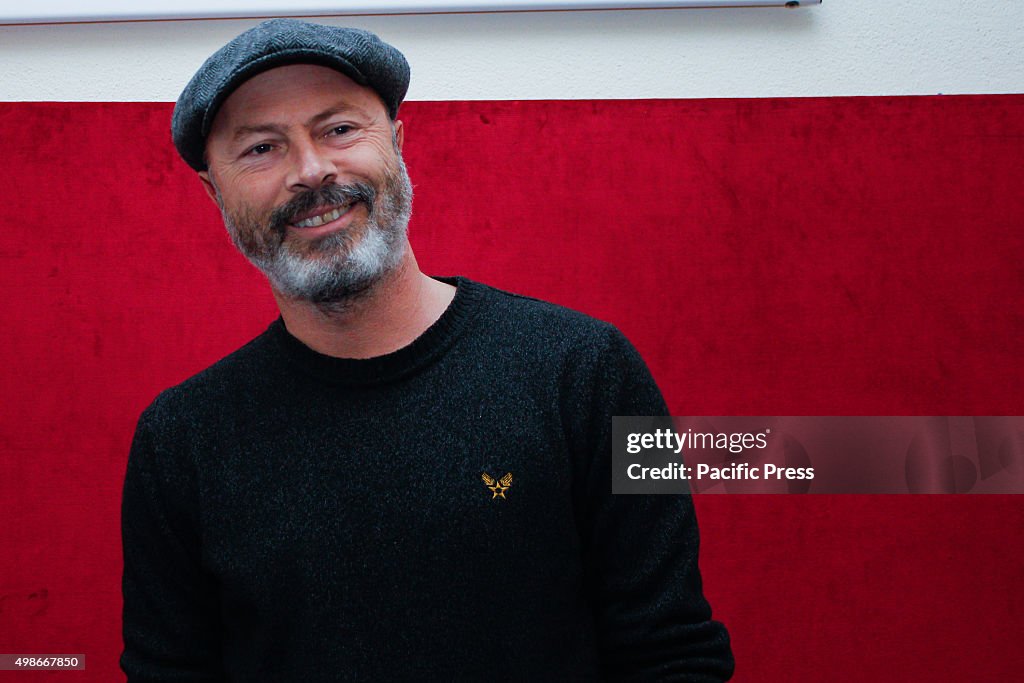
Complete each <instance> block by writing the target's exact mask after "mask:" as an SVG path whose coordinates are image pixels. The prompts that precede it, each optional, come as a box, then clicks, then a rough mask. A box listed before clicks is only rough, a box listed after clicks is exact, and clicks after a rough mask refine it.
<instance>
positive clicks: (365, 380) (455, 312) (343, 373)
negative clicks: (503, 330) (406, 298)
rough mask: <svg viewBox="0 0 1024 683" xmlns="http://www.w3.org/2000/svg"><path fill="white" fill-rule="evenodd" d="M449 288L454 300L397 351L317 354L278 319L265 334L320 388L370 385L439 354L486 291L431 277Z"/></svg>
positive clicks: (463, 281) (476, 285)
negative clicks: (321, 384)
mask: <svg viewBox="0 0 1024 683" xmlns="http://www.w3.org/2000/svg"><path fill="white" fill-rule="evenodd" d="M435 279H436V280H440V281H441V282H447V283H448V284H451V285H454V286H455V288H456V289H455V297H454V298H453V299H452V302H451V303H450V304H448V308H447V309H445V311H444V313H442V314H441V317H440V318H438V319H437V320H436V321H435V322H434V324H433V325H431V326H430V327H429V328H427V330H426V331H425V332H423V334H421V335H420V336H419V337H417V338H416V339H415V340H413V342H412V343H411V344H409V345H407V346H404V347H402V348H400V349H398V350H397V351H393V352H391V353H388V354H385V355H383V356H375V357H373V358H337V357H335V356H329V355H327V354H324V353H320V352H319V351H316V350H314V349H312V348H310V347H309V346H307V345H306V344H305V343H304V342H302V341H301V340H300V339H299V338H298V337H296V336H294V335H293V334H292V333H291V332H289V331H288V328H287V327H285V324H284V319H283V318H282V317H281V316H280V315H278V317H277V319H276V320H275V321H274V322H272V323H271V324H270V327H269V328H267V332H268V334H269V335H270V337H271V339H272V340H273V341H274V343H275V344H276V345H277V349H278V351H279V352H280V353H281V355H282V356H283V357H285V358H286V359H287V360H288V361H289V362H290V363H291V364H292V365H293V366H295V367H296V368H298V369H299V370H300V371H302V372H304V373H305V374H308V375H310V376H311V377H313V378H314V379H317V380H319V381H321V382H324V383H326V384H344V385H370V384H383V383H386V382H391V381H394V380H397V379H399V378H401V377H403V376H405V375H407V374H410V373H412V372H415V371H417V370H419V369H420V368H422V367H424V366H426V365H428V364H429V363H431V362H433V361H434V360H436V359H437V358H438V357H440V356H441V354H442V353H444V351H445V350H446V349H448V348H449V347H450V346H451V344H452V343H453V342H454V341H455V340H456V339H457V338H458V337H459V335H460V334H461V333H462V332H463V331H464V330H465V329H466V327H468V325H469V323H470V321H471V320H472V319H473V317H474V315H475V313H476V312H477V310H478V309H479V307H480V303H481V301H482V300H483V298H484V296H485V294H486V291H487V288H486V287H485V286H484V285H482V284H480V283H479V282H474V281H472V280H469V279H467V278H464V277H436V278H435Z"/></svg>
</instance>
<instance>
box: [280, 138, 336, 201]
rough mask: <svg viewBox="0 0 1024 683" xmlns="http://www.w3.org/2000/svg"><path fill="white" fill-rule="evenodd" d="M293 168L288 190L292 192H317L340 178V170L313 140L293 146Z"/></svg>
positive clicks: (288, 178)
mask: <svg viewBox="0 0 1024 683" xmlns="http://www.w3.org/2000/svg"><path fill="white" fill-rule="evenodd" d="M291 152H292V157H293V158H292V167H291V170H290V171H289V173H288V177H287V183H288V189H289V190H291V191H292V192H301V191H303V190H316V189H318V188H320V187H322V186H324V185H327V184H329V183H333V182H334V181H335V180H336V179H337V177H338V169H337V167H335V165H334V162H333V161H331V159H330V157H328V156H326V155H325V154H324V150H322V149H320V147H319V146H318V145H317V144H316V142H315V141H313V140H303V141H298V142H296V143H293V144H292V149H291Z"/></svg>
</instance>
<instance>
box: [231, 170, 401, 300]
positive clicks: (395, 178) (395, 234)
mask: <svg viewBox="0 0 1024 683" xmlns="http://www.w3.org/2000/svg"><path fill="white" fill-rule="evenodd" d="M218 197H219V193H218ZM355 202H362V203H363V205H364V206H365V207H366V209H367V213H368V215H367V219H366V221H365V223H363V224H362V225H358V224H355V223H353V224H352V225H351V226H350V227H349V228H347V229H344V230H340V231H338V232H335V233H332V234H329V235H325V236H324V237H322V238H320V239H316V240H302V239H291V240H288V239H286V237H287V231H288V223H290V222H291V221H292V220H293V219H294V217H295V216H297V215H299V214H300V213H302V212H303V211H308V210H310V209H312V208H315V207H318V206H325V205H328V206H329V205H335V204H354V203H355ZM220 206H221V214H222V215H223V217H224V225H225V227H226V228H227V231H228V234H229V235H230V236H231V241H232V242H234V244H235V246H236V247H237V248H238V250H239V251H240V252H241V253H242V255H244V256H245V257H246V258H247V259H248V260H249V261H250V262H251V263H252V264H253V265H254V266H256V267H257V268H258V269H259V270H260V271H261V272H263V274H264V275H266V276H267V279H268V280H269V281H270V283H271V285H272V286H273V287H274V288H275V289H276V290H278V291H279V292H281V293H282V294H283V295H284V296H286V297H288V298H292V299H299V300H302V301H308V302H310V303H313V304H316V305H317V306H318V307H319V308H321V309H322V310H325V311H331V310H336V309H337V310H340V309H344V308H345V307H347V306H348V305H349V304H350V303H351V302H352V301H353V300H354V299H356V298H358V297H359V296H360V295H362V294H365V293H366V292H368V291H370V290H371V288H372V287H373V286H374V285H375V284H377V283H378V282H379V281H381V280H382V279H383V278H384V277H385V276H386V275H388V274H389V273H391V272H393V271H394V270H395V269H397V267H398V265H399V264H400V263H401V261H402V257H403V256H404V255H405V250H406V248H407V245H408V241H407V239H406V235H407V233H408V229H409V218H410V216H411V215H412V183H411V182H410V180H409V174H408V172H407V171H406V168H405V163H404V162H403V161H402V158H401V156H398V158H397V164H396V165H395V166H393V167H391V166H389V167H388V169H387V170H386V172H385V174H384V177H383V182H382V184H381V187H380V188H379V190H378V189H377V188H374V187H373V186H372V185H369V184H367V183H353V184H351V185H329V186H325V187H322V188H319V189H317V190H310V191H308V192H304V193H302V194H301V195H297V196H296V197H294V198H293V199H292V200H291V201H289V202H288V203H287V204H285V205H284V206H281V207H278V208H277V209H275V210H274V211H273V212H272V213H271V215H270V217H269V218H260V217H257V216H255V215H254V212H252V211H251V210H249V209H247V208H243V209H242V210H240V211H238V212H236V213H230V212H228V211H227V210H226V209H225V207H224V204H223V202H221V203H220ZM352 210H355V207H354V206H353V208H352Z"/></svg>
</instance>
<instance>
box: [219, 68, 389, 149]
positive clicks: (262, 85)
mask: <svg viewBox="0 0 1024 683" xmlns="http://www.w3.org/2000/svg"><path fill="white" fill-rule="evenodd" d="M342 113H347V114H354V115H359V116H362V117H364V118H367V119H373V118H377V117H387V108H386V105H385V104H384V101H383V100H382V99H381V97H380V95H378V94H377V92H376V91H374V90H372V89H371V88H368V87H366V86H363V85H360V84H358V83H356V82H355V81H354V80H352V79H351V78H349V77H348V76H347V75H345V74H343V73H341V72H340V71H337V70H335V69H331V68H329V67H325V66H320V65H317V64H288V65H286V66H279V67H274V68H272V69H268V70H266V71H262V72H260V73H258V74H256V75H255V76H253V77H252V78H250V79H248V80H246V81H244V82H243V83H242V84H241V85H239V86H238V88H236V89H235V90H234V92H232V93H231V94H230V95H228V97H227V99H225V100H224V103H223V104H222V105H221V107H220V109H219V110H218V112H217V114H216V116H215V117H214V121H213V125H212V126H211V133H213V132H215V131H218V132H225V131H224V127H225V126H230V129H231V130H230V131H228V132H229V133H230V134H232V135H234V131H235V130H236V129H239V128H244V127H251V126H254V125H264V124H274V123H280V122H281V121H278V120H277V119H283V118H286V117H288V118H290V117H293V116H295V115H304V116H306V117H308V120H304V122H306V123H309V124H310V125H312V124H315V123H316V120H314V119H319V118H323V117H325V116H329V115H333V114H342Z"/></svg>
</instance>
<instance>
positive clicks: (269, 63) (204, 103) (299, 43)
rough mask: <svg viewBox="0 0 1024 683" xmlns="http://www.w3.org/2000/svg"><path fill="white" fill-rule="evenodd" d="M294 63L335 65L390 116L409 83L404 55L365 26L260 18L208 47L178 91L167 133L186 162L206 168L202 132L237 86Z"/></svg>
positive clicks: (206, 128) (207, 130) (194, 166)
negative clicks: (217, 45) (369, 92)
mask: <svg viewBox="0 0 1024 683" xmlns="http://www.w3.org/2000/svg"><path fill="white" fill-rule="evenodd" d="M299 63H302V64H320V65H323V66H328V67H331V68H333V69H337V70H338V71H340V72H342V73H343V74H345V75H346V76H348V77H349V78H351V79H352V80H353V81H355V82H356V83H358V84H360V85H364V86H366V87H368V88H370V89H372V90H374V91H375V92H376V93H377V94H378V95H380V98H381V99H382V100H383V101H384V106H386V107H387V110H388V115H389V116H391V118H392V119H394V118H395V117H396V116H398V106H399V105H400V104H401V103H402V100H403V99H404V98H405V93H406V92H407V91H408V89H409V63H408V62H407V61H406V59H405V56H404V55H403V54H402V53H401V52H399V51H398V50H397V49H395V48H394V47H392V46H391V45H388V44H387V43H385V42H384V41H383V40H381V39H380V38H378V37H377V36H376V35H374V34H373V33H370V32H369V31H363V30H360V29H357V28H339V27H336V26H324V25H322V24H311V23H309V22H305V21H299V20H297V19H271V20H269V21H264V22H263V23H261V24H259V25H258V26H255V27H254V28H251V29H249V30H248V31H246V32H245V33H243V34H241V35H239V36H238V37H236V38H235V39H234V40H232V41H231V42H230V43H228V44H227V45H225V46H224V47H222V48H221V49H219V50H217V51H216V52H215V53H213V54H212V55H211V56H210V58H209V59H207V60H206V61H205V62H204V63H203V65H202V66H201V67H199V70H198V71H197V72H196V73H195V75H194V76H193V77H192V80H191V81H189V83H188V85H186V86H185V89H184V90H183V91H182V93H181V95H180V96H179V97H178V102H177V103H176V104H175V105H174V114H173V115H172V117H171V137H172V138H173V139H174V146H175V147H177V148H178V154H180V155H181V158H182V159H184V160H185V163H187V164H188V165H189V166H191V167H192V168H194V169H195V170H197V171H203V170H206V161H205V160H204V159H205V150H206V136H207V135H209V133H210V126H212V125H213V119H214V117H215V116H216V115H217V110H218V109H219V108H220V106H221V104H223V103H224V100H226V99H227V98H228V95H230V94H231V93H232V92H234V90H235V89H236V88H237V87H238V86H240V85H241V84H242V83H243V82H245V81H246V80H248V79H250V78H252V77H253V76H255V75H256V74H258V73H260V72H262V71H266V70H268V69H273V68H274V67H278V66H283V65H285V64H299Z"/></svg>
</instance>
